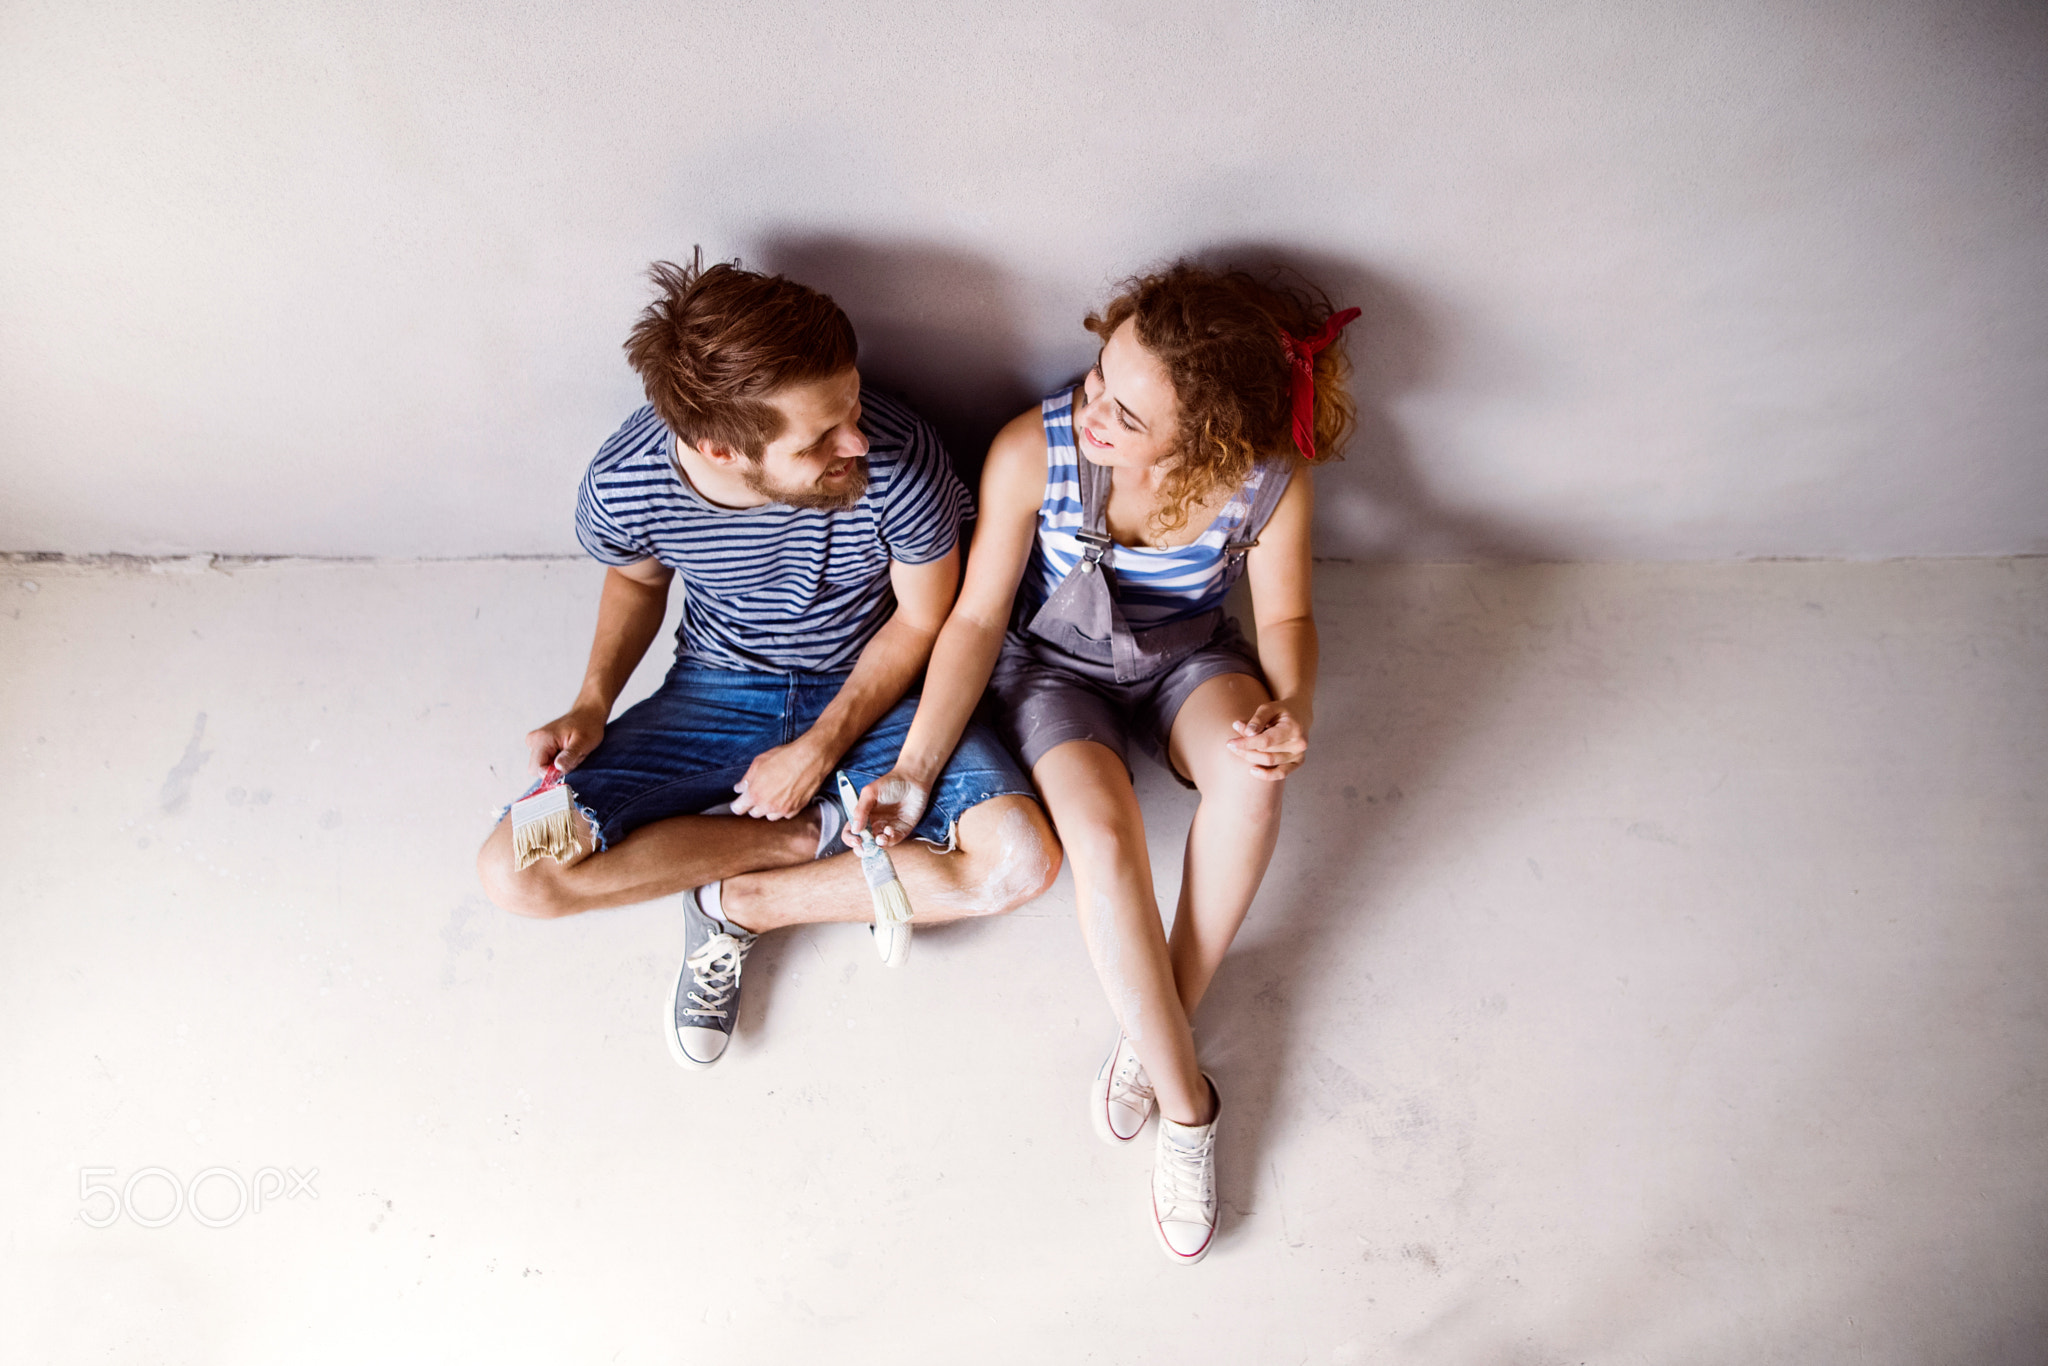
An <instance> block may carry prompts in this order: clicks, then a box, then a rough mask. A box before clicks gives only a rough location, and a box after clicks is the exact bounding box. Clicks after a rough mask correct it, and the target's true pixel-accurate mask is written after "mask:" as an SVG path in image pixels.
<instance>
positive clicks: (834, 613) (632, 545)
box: [576, 390, 972, 673]
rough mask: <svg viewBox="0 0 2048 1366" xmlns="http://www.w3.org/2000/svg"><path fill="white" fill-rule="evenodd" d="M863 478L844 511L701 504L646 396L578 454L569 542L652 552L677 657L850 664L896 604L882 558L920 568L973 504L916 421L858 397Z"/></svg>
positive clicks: (947, 545) (781, 669)
mask: <svg viewBox="0 0 2048 1366" xmlns="http://www.w3.org/2000/svg"><path fill="white" fill-rule="evenodd" d="M861 410H862V411H861V419H860V428H861V431H862V432H863V433H864V434H866V436H867V438H868V457H867V458H868V487H867V492H866V493H864V494H863V495H861V500H860V502H858V503H856V504H855V505H854V506H853V507H852V508H850V509H848V510H846V511H844V512H823V511H819V510H817V509H812V508H793V507H787V506H785V505H783V504H781V503H769V504H766V505H764V506H762V507H755V508H723V507H718V506H716V505H714V504H712V503H710V502H707V501H706V500H705V499H704V498H703V497H702V496H701V495H700V494H699V493H698V492H697V491H696V490H695V489H694V488H692V487H691V486H690V484H689V482H688V481H687V480H685V479H684V478H683V477H682V475H681V473H680V472H679V469H678V467H677V466H676V464H675V459H674V438H673V437H672V436H671V435H670V433H669V430H668V428H667V427H666V426H664V425H663V424H662V421H661V419H660V418H659V417H657V416H656V415H655V412H654V408H653V407H652V405H650V406H648V407H644V408H642V409H640V411H638V412H636V413H634V414H633V415H632V416H631V417H629V418H627V419H626V425H625V426H623V427H621V428H619V430H618V431H617V432H615V433H613V434H612V437H611V439H610V440H609V441H606V442H605V443H604V446H603V447H602V448H601V449H600V450H599V451H598V453H597V458H596V459H594V460H592V461H591V462H590V471H589V473H588V474H586V475H585V476H584V479H583V487H582V489H581V491H580V492H579V493H578V495H577V498H576V538H577V539H578V540H579V541H581V542H582V543H583V548H584V549H585V550H587V551H589V552H590V554H591V556H592V557H593V558H595V559H597V560H599V561H601V562H603V563H605V564H610V565H625V564H633V563H635V562H636V561H639V560H646V559H656V560H659V561H661V562H662V563H663V564H665V565H667V566H668V567H669V568H671V569H673V570H675V572H676V577H677V578H678V579H680V580H681V581H682V584H683V621H682V626H681V628H680V629H679V630H678V631H677V633H676V657H677V659H679V660H681V661H683V662H686V663H690V664H695V665H699V666H702V667H706V668H713V669H745V670H751V671H754V672H767V673H836V672H839V671H841V670H845V669H851V668H852V667H853V664H854V660H855V658H856V657H858V656H859V654H860V651H861V647H862V646H864V645H866V644H867V643H868V641H869V640H870V639H871V638H872V637H873V636H874V634H875V632H877V631H879V630H881V629H882V623H884V622H885V621H887V620H888V619H889V614H890V612H891V611H893V610H894V609H895V605H896V599H895V594H894V592H893V591H892V590H891V588H890V584H889V562H890V561H891V560H901V561H903V562H904V563H905V564H928V563H930V562H931V561H933V560H936V559H938V558H939V557H940V556H942V555H944V554H946V552H948V551H950V550H951V549H952V548H953V546H954V544H955V543H956V542H957V541H958V539H959V535H960V522H961V519H962V518H964V517H966V516H968V515H969V509H970V508H971V507H972V501H971V499H970V498H969V495H968V493H967V490H966V489H965V488H963V487H962V486H961V483H960V479H959V476H957V475H956V474H954V472H953V462H952V460H951V459H950V458H949V457H948V456H947V454H946V449H945V447H944V446H942V445H941V444H940V443H939V438H938V437H937V435H936V434H934V433H933V431H932V429H931V428H930V426H928V425H927V424H926V423H925V421H924V419H922V418H920V417H919V416H917V414H915V413H913V412H911V411H910V410H909V409H908V408H906V407H904V406H903V404H902V403H900V402H899V401H897V400H895V399H892V398H889V397H888V396H887V395H884V394H879V393H876V392H874V391H873V390H863V391H862V393H861Z"/></svg>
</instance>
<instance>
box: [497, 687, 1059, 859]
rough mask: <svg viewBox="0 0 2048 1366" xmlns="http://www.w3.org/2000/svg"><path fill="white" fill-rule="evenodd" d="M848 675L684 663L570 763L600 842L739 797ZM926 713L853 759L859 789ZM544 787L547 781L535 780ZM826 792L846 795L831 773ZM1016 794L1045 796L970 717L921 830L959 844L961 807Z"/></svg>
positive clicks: (927, 837)
mask: <svg viewBox="0 0 2048 1366" xmlns="http://www.w3.org/2000/svg"><path fill="white" fill-rule="evenodd" d="M846 679H847V675H846V674H843V673H834V674H781V673H750V672H743V671H741V670H737V669H706V668H701V667H698V666H695V665H685V664H680V663H679V664H677V665H676V666H675V667H674V668H673V669H671V670H669V675H668V677H667V678H666V679H664V680H663V681H662V685H661V686H660V687H659V688H657V689H656V690H655V692H654V694H653V696H651V697H649V698H647V699H646V700H645V701H643V702H638V703H635V704H634V705H633V706H631V707H628V708H627V709H626V710H625V712H623V713H622V714H621V715H619V716H617V717H615V718H614V719H613V720H612V721H611V722H610V723H608V724H607V725H606V726H605V730H604V739H603V740H602V741H600V742H599V743H598V746H597V748H596V749H594V750H592V751H591V752H590V753H589V755H588V756H586V757H585V758H584V760H583V762H582V763H580V764H578V765H577V766H576V767H575V768H572V769H570V770H569V790H570V791H572V792H574V793H575V794H576V804H577V805H578V806H579V807H581V808H582V809H583V814H584V815H585V816H586V817H588V818H589V820H590V823H591V825H592V827H593V828H594V829H595V830H596V831H597V847H598V848H599V849H600V850H603V849H607V848H609V847H610V846H611V845H612V843H613V842H614V841H617V840H620V839H623V838H625V836H626V835H627V834H628V832H630V831H632V830H634V829H635V828H637V827H639V826H642V825H647V824H649V823H650V822H653V821H658V820H666V819H667V818H668V817H670V816H683V815H691V814H694V813H696V812H699V811H703V810H704V809H705V808H707V807H711V806H715V805H717V804H718V803H720V802H727V801H731V800H732V798H733V796H734V795H735V794H734V792H733V786H732V785H733V784H734V783H736V782H738V781H739V780H740V779H741V778H742V777H743V776H745V774H746V771H747V766H748V765H749V764H751V763H753V762H754V756H756V755H757V754H760V753H761V752H763V751H764V750H770V749H773V748H775V746H777V745H786V744H788V743H789V742H790V741H792V740H794V739H796V738H797V736H799V735H801V734H803V733H804V732H805V731H806V730H809V729H810V728H811V726H812V725H813V724H814V723H815V722H816V721H817V719H818V716H819V714H820V713H822V712H823V711H824V710H825V708H826V706H827V705H829V704H830V703H831V701H832V699H833V698H834V697H837V696H838V695H839V689H840V687H841V686H842V685H843V684H844V683H845V682H846ZM916 712H917V698H916V697H914V696H913V697H906V698H904V699H903V700H902V701H900V702H898V703H897V704H896V705H895V706H894V707H892V708H891V709H890V710H889V712H888V714H887V715H885V716H884V717H882V719H881V720H879V721H877V722H876V723H875V724H874V726H873V727H871V728H870V729H869V730H868V733H867V734H865V735H863V736H861V738H860V739H858V740H856V741H855V742H854V744H853V748H851V749H849V750H848V751H847V752H846V753H845V755H844V756H842V757H841V759H840V761H839V767H840V768H842V769H844V770H845V771H846V776H847V777H849V778H851V779H853V785H854V787H855V788H856V789H859V788H862V787H865V786H867V784H869V783H871V782H873V781H874V780H875V779H877V778H879V777H881V776H882V775H883V774H884V773H887V772H888V771H889V770H890V769H891V768H893V767H895V765H896V756H897V755H898V754H899V753H900V752H901V751H902V749H903V741H904V737H905V736H907V735H908V734H909V732H910V718H911V717H912V716H913V715H915V714H916ZM539 785H540V784H539V780H538V779H536V780H535V782H534V784H533V787H538V786H539ZM533 787H529V788H528V789H527V791H529V792H531V791H532V790H533ZM818 795H819V796H823V797H830V798H832V799H833V800H834V801H836V800H837V799H838V794H837V790H836V788H834V786H833V785H832V783H831V782H830V780H829V777H828V781H827V783H826V785H825V786H824V787H822V788H820V789H819V792H818ZM1005 796H1023V797H1030V798H1031V799H1032V800H1034V801H1036V800H1037V798H1038V794H1037V792H1035V791H1034V790H1033V789H1032V786H1031V780H1030V779H1029V778H1027V777H1025V776H1024V772H1023V770H1022V769H1020V768H1019V767H1018V766H1017V761H1016V760H1015V759H1014V758H1012V757H1011V755H1010V752H1009V751H1008V750H1006V749H1004V748H1003V745H1002V742H1001V741H1000V740H998V739H996V737H995V736H994V734H992V733H991V732H990V731H989V729H988V728H987V727H986V726H984V725H982V724H981V723H980V722H978V721H974V722H969V723H968V727H967V731H966V733H965V734H964V735H962V736H961V737H960V744H959V746H958V747H957V748H955V749H954V751H953V757H952V758H951V759H949V760H947V761H946V767H945V770H944V771H943V772H942V773H941V774H940V775H939V781H938V784H937V789H936V790H935V791H934V792H933V793H932V799H931V802H930V804H929V805H928V806H927V807H926V809H925V813H924V819H923V820H921V821H919V822H918V825H917V829H916V830H914V831H912V832H911V833H912V835H913V836H915V837H916V838H918V839H921V840H924V841H925V842H926V843H928V844H932V845H934V846H936V847H938V848H940V849H951V848H952V847H953V845H954V842H955V838H956V828H957V826H958V824H959V821H960V817H961V816H963V815H965V814H966V813H967V812H968V811H969V810H970V809H971V808H973V807H976V806H979V805H980V804H981V803H983V802H985V801H987V800H989V799H990V798H991V797H1005Z"/></svg>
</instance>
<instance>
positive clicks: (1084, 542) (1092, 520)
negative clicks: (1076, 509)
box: [1074, 435, 1115, 574]
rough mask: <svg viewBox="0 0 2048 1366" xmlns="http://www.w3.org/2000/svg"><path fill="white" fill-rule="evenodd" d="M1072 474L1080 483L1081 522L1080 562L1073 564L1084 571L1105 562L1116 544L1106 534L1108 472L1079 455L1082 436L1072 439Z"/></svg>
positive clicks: (1089, 571) (1076, 536)
mask: <svg viewBox="0 0 2048 1366" xmlns="http://www.w3.org/2000/svg"><path fill="white" fill-rule="evenodd" d="M1074 477H1075V481H1076V482H1077V483H1079V484H1080V485H1081V525H1080V526H1079V527H1078V528H1076V529H1075V531H1074V539H1075V540H1077V541H1079V542H1080V543H1081V563H1080V564H1078V565H1076V566H1074V567H1075V569H1076V570H1078V571H1079V572H1081V573H1083V574H1092V573H1094V572H1095V566H1097V565H1098V564H1103V563H1105V562H1107V561H1108V560H1109V558H1110V548H1111V547H1112V546H1113V545H1114V544H1115V542H1114V541H1112V540H1111V539H1110V535H1109V481H1110V472H1109V471H1108V470H1107V469H1105V468H1103V467H1102V466H1101V465H1098V464H1096V463H1095V462H1094V461H1092V460H1090V459H1089V458H1088V457H1087V456H1085V455H1083V454H1081V439H1080V437H1079V436H1078V435H1077V436H1076V437H1075V438H1074Z"/></svg>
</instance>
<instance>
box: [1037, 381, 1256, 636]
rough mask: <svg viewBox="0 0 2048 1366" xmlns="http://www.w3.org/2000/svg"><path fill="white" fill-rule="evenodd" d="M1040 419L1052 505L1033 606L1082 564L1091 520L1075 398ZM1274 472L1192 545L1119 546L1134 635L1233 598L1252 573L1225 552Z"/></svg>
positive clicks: (1048, 405)
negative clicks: (1082, 537) (1080, 534)
mask: <svg viewBox="0 0 2048 1366" xmlns="http://www.w3.org/2000/svg"><path fill="white" fill-rule="evenodd" d="M1040 411H1041V412H1042V413H1043V414H1044V418H1045V466H1046V468H1045V499H1044V501H1043V502H1041V503H1040V504H1039V506H1038V553H1037V555H1036V556H1035V557H1034V561H1033V566H1032V569H1031V570H1030V571H1027V575H1026V582H1027V584H1028V585H1029V586H1030V587H1031V589H1032V590H1033V591H1034V592H1035V594H1036V596H1035V598H1034V599H1033V601H1035V602H1038V603H1043V602H1044V601H1045V600H1046V598H1048V597H1050V596H1051V595H1052V590H1053V589H1055V588H1057V587H1059V584H1060V580H1061V579H1064V578H1065V577H1066V576H1067V575H1068V574H1069V573H1071V572H1072V571H1073V568H1074V566H1075V565H1076V564H1079V563H1080V561H1081V543H1080V541H1079V540H1077V539H1076V538H1075V536H1074V533H1075V532H1076V531H1079V530H1080V529H1081V528H1082V526H1083V525H1084V519H1083V517H1082V515H1081V472H1080V465H1079V463H1078V462H1079V460H1080V458H1081V456H1080V452H1079V451H1078V450H1076V449H1075V446H1074V394H1073V391H1072V390H1071V389H1068V390H1062V391H1061V392H1059V393H1056V394H1050V395H1048V396H1047V397H1046V400H1045V402H1044V403H1043V404H1042V405H1041V407H1040ZM1269 469H1270V466H1269V464H1268V463H1267V462H1265V461H1261V462H1260V463H1259V464H1257V465H1255V466H1254V467H1253V468H1252V473H1251V477H1250V478H1248V479H1246V480H1245V482H1244V487H1242V488H1240V489H1239V490H1238V491H1237V492H1236V494H1234V495H1233V496H1232V497H1231V500H1230V501H1229V502H1228V503H1225V504H1224V505H1223V510H1222V511H1221V512H1219V513H1217V514H1216V520H1215V521H1213V522H1211V523H1209V526H1208V529H1207V530H1205V531H1203V532H1202V534H1201V535H1199V536H1197V537H1196V538H1195V539H1194V540H1192V541H1189V542H1188V543H1187V544H1186V545H1176V546H1166V547H1159V548H1155V547H1151V546H1132V545H1122V544H1119V545H1118V546H1117V548H1116V550H1115V551H1114V552H1113V553H1112V558H1111V563H1112V564H1113V565H1114V567H1115V569H1116V600H1117V605H1118V606H1120V607H1122V608H1123V612H1124V620H1125V621H1126V622H1128V623H1130V625H1131V626H1132V627H1134V628H1143V627H1148V626H1160V625H1164V624H1165V623H1167V622H1169V621H1179V620H1181V619H1182V618H1185V617H1192V616H1198V615H1200V614H1201V613H1203V612H1206V611H1208V610H1209V609H1210V608H1211V607H1215V606H1217V605H1218V604H1219V603H1221V602H1222V601H1223V599H1224V598H1225V597H1226V596H1228V595H1229V593H1230V588H1231V585H1232V584H1234V583H1236V582H1237V579H1238V576H1239V575H1240V574H1242V573H1243V572H1244V560H1243V559H1242V558H1241V557H1240V558H1239V559H1237V560H1235V561H1232V560H1231V558H1230V557H1229V556H1228V555H1225V554H1224V553H1223V546H1224V543H1225V542H1227V541H1228V540H1229V539H1230V534H1231V533H1232V532H1233V531H1235V530H1237V529H1238V527H1240V526H1242V525H1243V524H1244V520H1245V518H1247V517H1248V516H1250V515H1251V509H1252V497H1253V495H1254V494H1256V493H1257V492H1258V489H1259V486H1260V484H1261V483H1263V482H1264V481H1265V480H1266V479H1267V478H1269V477H1271V476H1270V474H1269Z"/></svg>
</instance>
